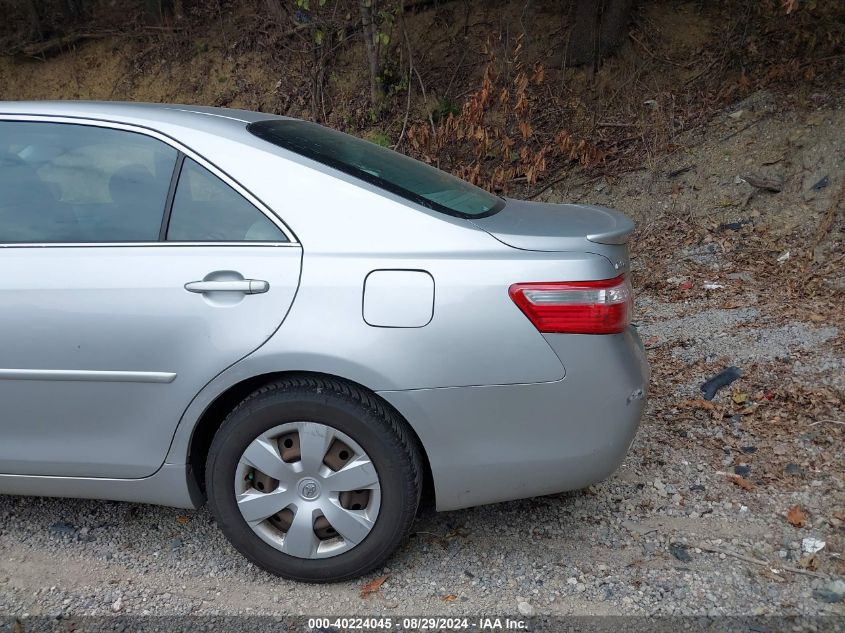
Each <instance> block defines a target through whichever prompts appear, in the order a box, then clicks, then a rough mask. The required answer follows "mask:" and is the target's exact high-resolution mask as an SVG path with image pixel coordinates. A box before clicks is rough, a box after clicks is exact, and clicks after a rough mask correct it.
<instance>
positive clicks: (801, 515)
mask: <svg viewBox="0 0 845 633" xmlns="http://www.w3.org/2000/svg"><path fill="white" fill-rule="evenodd" d="M786 520H787V521H789V524H790V525H792V526H793V527H802V526H803V525H804V523H806V521H807V513H806V512H804V508H802V507H801V506H792V507H791V508H790V509H789V510H787V512H786Z"/></svg>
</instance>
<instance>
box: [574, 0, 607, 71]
mask: <svg viewBox="0 0 845 633" xmlns="http://www.w3.org/2000/svg"><path fill="white" fill-rule="evenodd" d="M601 4H602V3H601V2H599V1H598V0H578V3H577V4H576V5H575V25H574V26H573V27H572V30H571V31H570V33H569V45H568V46H567V48H566V60H565V63H566V65H567V66H582V65H584V64H586V63H588V62H591V61H592V60H593V56H594V54H595V50H596V46H597V45H598V33H599V19H600V17H601Z"/></svg>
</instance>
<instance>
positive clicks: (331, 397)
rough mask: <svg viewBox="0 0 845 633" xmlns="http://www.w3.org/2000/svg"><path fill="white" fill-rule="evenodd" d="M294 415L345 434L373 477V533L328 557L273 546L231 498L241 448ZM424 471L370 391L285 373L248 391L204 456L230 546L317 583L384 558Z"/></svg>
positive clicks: (404, 432) (215, 509)
mask: <svg viewBox="0 0 845 633" xmlns="http://www.w3.org/2000/svg"><path fill="white" fill-rule="evenodd" d="M295 421H311V422H320V423H322V424H325V425H328V426H331V427H334V428H336V429H338V430H340V431H342V432H343V433H346V434H347V435H349V436H350V437H351V438H352V439H353V440H354V441H355V442H357V443H358V444H359V445H360V446H361V447H362V448H363V449H364V450H365V451H366V452H367V454H368V455H369V456H370V459H371V460H372V462H373V464H374V466H375V468H376V471H377V473H378V476H379V480H380V485H381V507H380V509H379V513H378V518H377V519H376V522H375V524H374V525H373V527H372V530H371V532H370V533H369V534H368V535H367V537H366V538H365V539H364V540H363V541H361V542H360V543H359V544H358V545H357V546H355V547H354V548H353V549H351V550H349V551H347V552H344V553H342V554H338V555H337V556H333V557H331V558H323V559H305V558H297V557H295V556H290V555H288V554H285V553H283V552H281V551H279V550H277V549H275V548H273V547H272V546H270V545H268V544H267V543H265V542H264V541H263V540H262V539H261V538H260V537H259V536H258V535H256V534H255V532H253V531H252V529H251V528H250V527H249V525H248V524H247V523H246V521H245V520H244V519H243V517H242V515H241V513H240V511H239V510H238V507H237V503H236V501H235V490H234V480H235V472H236V469H237V465H238V461H239V459H240V458H241V455H243V452H244V451H245V450H246V447H247V446H248V445H249V444H250V442H252V441H253V440H254V439H255V438H256V437H257V436H258V435H260V434H261V433H263V432H265V431H267V430H268V429H271V428H273V427H274V426H277V425H280V424H284V423H286V422H295ZM422 475H423V468H422V463H421V459H420V451H419V449H418V448H417V442H416V441H415V438H414V436H413V435H412V433H411V432H410V430H409V429H408V427H407V425H406V423H405V422H404V421H403V420H402V419H401V418H399V416H398V415H397V414H396V413H395V412H394V411H393V410H392V409H391V408H390V407H388V406H387V405H386V404H385V403H384V402H383V401H381V400H380V399H379V398H378V397H377V396H375V395H374V394H372V393H368V392H366V391H364V390H363V389H360V388H358V387H356V386H354V385H351V384H349V383H347V382H344V381H341V380H338V379H333V378H329V377H323V376H295V377H289V378H285V379H283V380H279V381H277V382H273V383H270V384H268V385H265V386H264V387H261V388H260V389H258V390H256V391H255V392H253V393H252V394H251V395H249V396H248V397H247V398H246V399H244V400H243V402H241V403H240V404H239V405H238V406H237V407H236V408H235V409H234V410H233V411H232V412H231V413H230V414H229V415H228V416H227V417H226V419H225V421H224V422H223V424H222V425H221V427H220V429H218V431H217V433H216V434H215V436H214V440H213V441H212V444H211V448H210V449H209V453H208V459H207V462H206V483H207V491H208V501H209V506H210V508H211V511H212V513H213V514H214V517H215V518H216V519H217V523H218V525H219V526H220V528H221V530H222V531H223V533H224V534H225V535H226V537H227V538H228V539H229V541H230V542H231V543H232V545H233V546H234V547H235V549H237V550H238V551H239V552H241V553H242V554H243V555H244V556H245V557H246V558H248V559H249V560H250V561H252V562H253V563H255V564H256V565H258V566H259V567H261V568H263V569H266V570H267V571H268V572H270V573H272V574H276V575H278V576H282V577H285V578H290V579H292V580H299V581H304V582H315V583H326V582H338V581H342V580H349V579H351V578H356V577H358V576H361V575H363V574H366V573H367V572H369V571H372V570H373V569H375V568H377V567H379V566H381V565H382V564H383V563H384V562H385V561H386V560H387V559H388V557H390V555H391V554H392V553H393V552H394V551H395V550H396V548H397V547H398V546H399V544H400V543H401V542H402V540H403V539H404V538H405V536H406V534H407V533H408V530H409V529H410V527H411V523H412V522H413V520H414V517H415V516H416V512H417V507H418V505H419V500H420V492H421V490H422Z"/></svg>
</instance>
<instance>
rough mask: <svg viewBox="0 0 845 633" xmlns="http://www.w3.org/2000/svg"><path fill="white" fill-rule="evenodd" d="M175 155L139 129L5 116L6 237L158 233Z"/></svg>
mask: <svg viewBox="0 0 845 633" xmlns="http://www.w3.org/2000/svg"><path fill="white" fill-rule="evenodd" d="M177 157H178V152H177V150H175V149H174V148H172V147H170V146H169V145H166V144H165V143H162V142H161V141H158V140H156V139H154V138H151V137H149V136H146V135H144V134H139V133H136V132H130V131H125V130H117V129H111V128H105V127H97V126H89V125H82V124H70V123H49V122H33V121H26V122H23V121H0V243H97V242H154V241H157V240H158V239H159V233H160V230H161V222H162V217H163V215H164V210H165V206H166V202H167V193H168V189H169V186H170V180H171V177H172V173H173V168H174V166H175V164H176V160H177Z"/></svg>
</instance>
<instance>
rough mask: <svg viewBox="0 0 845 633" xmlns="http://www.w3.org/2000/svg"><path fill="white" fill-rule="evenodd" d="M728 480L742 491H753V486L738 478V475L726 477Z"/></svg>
mask: <svg viewBox="0 0 845 633" xmlns="http://www.w3.org/2000/svg"><path fill="white" fill-rule="evenodd" d="M728 479H730V480H731V482H732V483H733V484H734V485H736V486H739V487H740V488H742V489H743V490H754V484H752V483H751V482H750V481H748V480H747V479H746V478H745V477H740V476H739V475H728Z"/></svg>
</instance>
